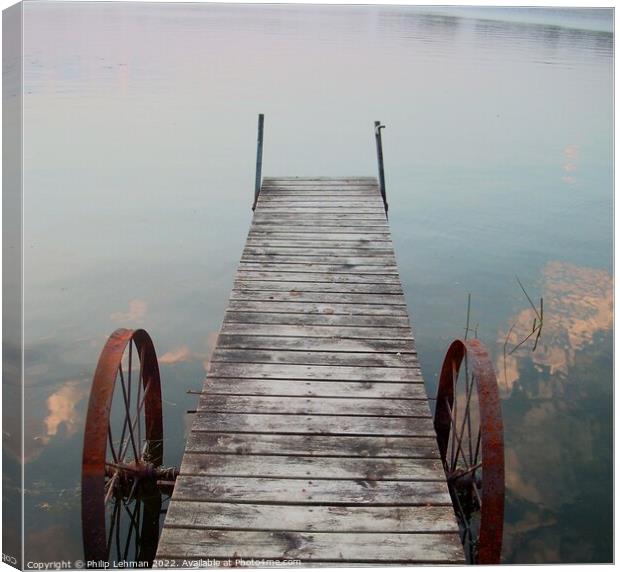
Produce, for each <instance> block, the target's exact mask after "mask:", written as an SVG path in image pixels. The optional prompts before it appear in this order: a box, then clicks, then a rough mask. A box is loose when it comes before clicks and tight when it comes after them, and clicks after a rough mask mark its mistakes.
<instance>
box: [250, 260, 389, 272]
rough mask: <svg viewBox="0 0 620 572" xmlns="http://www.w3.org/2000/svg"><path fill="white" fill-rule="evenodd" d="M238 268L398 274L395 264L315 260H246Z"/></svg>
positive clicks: (276, 270)
mask: <svg viewBox="0 0 620 572" xmlns="http://www.w3.org/2000/svg"><path fill="white" fill-rule="evenodd" d="M239 270H251V271H263V272H264V271H266V270H273V271H275V272H287V271H289V272H308V273H320V274H324V273H326V272H327V273H330V272H331V273H334V274H361V275H370V274H373V275H379V276H398V268H397V267H396V266H395V265H386V266H373V265H368V264H351V263H340V264H319V263H318V261H317V262H300V263H298V264H294V263H292V264H291V263H290V262H271V261H264V262H259V261H254V262H250V261H246V260H242V261H241V262H240V263H239Z"/></svg>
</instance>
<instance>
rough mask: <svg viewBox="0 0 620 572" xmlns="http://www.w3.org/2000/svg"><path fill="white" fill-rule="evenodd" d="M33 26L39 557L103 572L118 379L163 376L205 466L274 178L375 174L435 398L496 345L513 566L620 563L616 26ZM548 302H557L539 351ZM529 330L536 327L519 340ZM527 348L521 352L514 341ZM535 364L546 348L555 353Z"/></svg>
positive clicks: (124, 8)
mask: <svg viewBox="0 0 620 572" xmlns="http://www.w3.org/2000/svg"><path fill="white" fill-rule="evenodd" d="M429 10H430V9H422V8H412V7H400V8H399V7H335V6H332V7H328V6H323V7H318V6H317V7H309V6H306V7H301V6H279V7H278V6H226V5H217V6H216V5H212V6H209V5H200V4H187V5H181V4H171V5H166V4H158V5H155V4H140V3H138V4H116V3H92V4H91V3H87V4H77V3H44V2H40V3H39V2H30V3H27V4H25V7H24V14H25V26H24V79H25V86H24V87H25V96H24V139H25V147H24V162H25V173H24V189H25V202H24V209H25V244H24V251H25V269H24V271H25V280H26V287H25V304H26V313H25V336H26V363H25V376H26V390H25V391H26V435H25V443H26V462H27V465H26V485H25V486H26V489H27V495H26V501H25V503H26V505H25V511H26V554H27V555H28V557H29V558H30V559H32V560H59V559H62V558H65V559H76V558H80V557H81V556H82V550H81V524H80V516H79V514H80V513H79V481H80V462H81V446H82V432H83V425H84V416H85V410H86V405H87V399H88V392H89V388H90V383H91V378H92V374H93V370H94V367H95V364H96V361H97V358H98V355H99V352H100V350H101V347H102V345H103V343H104V342H105V339H106V337H107V336H108V335H109V334H110V333H111V332H112V331H113V330H114V329H115V328H117V327H120V326H125V327H145V328H146V329H147V330H148V331H149V332H150V333H151V335H152V336H153V339H154V340H155V344H156V348H157V350H158V353H159V355H160V363H161V364H162V365H161V369H162V377H163V384H164V386H163V392H164V399H165V435H166V458H167V462H168V463H171V464H172V463H179V461H180V458H181V455H182V451H183V444H184V439H185V432H186V430H187V427H188V424H189V422H190V421H191V419H190V418H189V416H188V415H187V414H186V413H185V412H186V410H187V409H190V408H192V407H193V406H194V404H195V399H194V397H192V396H188V395H187V394H186V391H187V390H189V389H193V390H198V389H199V388H200V387H201V386H202V381H203V376H204V370H205V361H206V360H207V359H208V355H209V350H210V348H211V347H212V345H213V342H214V339H215V336H216V332H217V330H218V328H219V325H220V323H221V321H222V318H223V314H224V309H225V307H226V303H227V299H228V294H229V290H230V288H231V284H232V279H233V273H234V270H235V268H236V265H237V261H238V260H239V257H240V253H241V250H242V246H243V243H244V241H245V235H246V232H247V229H248V227H249V223H250V219H251V210H250V206H251V201H252V192H253V177H254V159H255V140H256V132H255V129H256V116H257V114H258V113H259V112H263V113H265V115H266V128H265V154H264V167H263V174H265V175H313V174H315V175H347V174H353V175H375V174H376V157H375V147H374V138H373V129H372V122H373V121H374V120H375V119H380V120H382V121H383V123H385V124H386V125H387V129H386V130H385V131H384V132H383V133H384V153H385V164H386V172H387V188H388V198H389V203H390V224H391V228H392V232H393V237H394V241H395V246H396V253H397V258H398V262H399V265H400V269H401V273H402V279H403V283H404V286H405V289H406V296H407V303H408V306H409V310H410V313H411V315H412V319H413V324H414V329H415V333H416V337H417V345H418V350H419V353H420V359H421V362H422V366H423V371H424V375H425V378H426V382H427V386H428V391H429V394H430V395H434V393H435V386H436V380H437V372H438V370H439V367H440V365H441V360H442V357H443V354H444V352H445V349H446V347H447V345H448V343H449V341H450V340H451V339H452V338H455V337H458V336H461V335H462V334H463V331H464V330H463V329H464V326H465V319H466V306H467V295H468V293H471V296H472V313H471V324H472V326H473V325H475V324H478V326H477V329H478V336H479V337H480V338H481V339H482V340H483V341H484V342H485V343H486V344H487V345H488V346H489V348H490V349H491V350H492V352H493V354H494V359H495V362H496V366H497V371H498V378H499V380H500V383H501V386H502V394H503V412H504V421H505V431H506V467H507V495H506V500H507V513H506V529H505V540H504V552H503V554H504V561H505V562H508V563H524V562H581V561H585V562H609V561H611V559H612V510H613V508H612V363H613V354H612V334H613V332H612V323H613V313H612V274H611V272H612V200H613V178H612V177H613V154H612V143H613V128H612V112H613V98H612V88H613V83H612V82H613V79H612V72H613V33H612V32H613V14H612V11H611V10H598V11H597V10H580V11H578V10H560V9H553V10H534V9H492V8H484V9H473V8H464V7H461V8H453V9H447V8H446V9H439V8H437V9H434V10H432V11H429ZM516 275H517V276H518V277H519V279H520V280H521V282H522V283H523V285H524V286H525V288H526V289H527V291H528V293H529V295H530V296H531V297H532V299H533V300H534V301H535V302H537V301H538V299H539V298H540V297H543V299H544V327H543V332H542V336H541V339H540V342H539V344H538V347H537V348H536V350H535V351H532V343H528V344H525V345H524V346H523V347H521V348H520V349H519V350H518V351H516V352H515V353H514V354H512V355H510V356H508V357H507V358H506V359H504V358H503V347H504V342H505V340H506V338H507V336H508V337H509V342H510V344H512V345H514V344H515V343H517V341H518V340H519V339H520V338H523V337H525V336H526V335H527V334H528V333H529V331H530V330H531V327H532V321H533V318H534V314H533V311H532V310H531V308H530V307H529V304H528V302H527V299H526V298H525V296H524V295H523V293H522V292H521V290H520V288H519V285H518V284H517V281H516V279H515V276H516ZM512 326H514V327H512ZM511 327H512V330H511ZM530 342H531V340H530Z"/></svg>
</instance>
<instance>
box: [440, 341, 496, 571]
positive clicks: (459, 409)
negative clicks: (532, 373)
mask: <svg viewBox="0 0 620 572" xmlns="http://www.w3.org/2000/svg"><path fill="white" fill-rule="evenodd" d="M474 386H475V392H474ZM463 392H464V393H463ZM459 397H460V398H459ZM435 431H436V433H437V443H438V446H439V452H440V455H441V459H442V461H443V464H444V469H445V472H446V478H447V480H448V488H449V490H450V495H451V497H452V502H453V505H454V509H455V512H456V515H457V517H458V518H459V523H460V524H461V526H462V540H463V543H464V546H465V549H466V556H467V557H468V560H469V561H470V562H471V563H476V564H498V563H499V562H500V559H501V547H502V533H503V526H504V486H505V485H504V430H503V422H502V413H501V405H500V398H499V390H498V385H497V378H496V377H495V372H494V370H493V364H492V363H491V360H490V358H489V354H488V351H487V350H486V348H485V347H484V345H483V344H482V343H481V342H480V341H479V340H477V339H471V340H455V341H454V342H452V344H451V345H450V347H449V348H448V351H447V353H446V357H445V359H444V362H443V365H442V368H441V375H440V378H439V387H438V389H437V403H436V409H435ZM472 435H476V438H475V439H474V440H472ZM466 437H467V438H466Z"/></svg>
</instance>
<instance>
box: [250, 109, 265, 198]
mask: <svg viewBox="0 0 620 572" xmlns="http://www.w3.org/2000/svg"><path fill="white" fill-rule="evenodd" d="M264 122H265V115H264V114H262V113H259V114H258V141H257V144H256V182H255V184H254V204H253V205H252V210H255V209H256V203H257V202H258V195H259V194H260V187H261V182H262V170H263V124H264Z"/></svg>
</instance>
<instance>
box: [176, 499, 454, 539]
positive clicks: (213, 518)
mask: <svg viewBox="0 0 620 572" xmlns="http://www.w3.org/2000/svg"><path fill="white" fill-rule="evenodd" d="M167 523H168V525H169V526H175V527H180V528H203V529H215V530H287V531H291V532H312V531H314V532H350V531H352V530H355V531H357V532H394V533H399V532H453V533H457V532H458V527H457V525H456V523H455V522H454V511H453V509H452V507H445V506H439V507H437V506H413V507H403V508H401V509H399V510H394V508H392V507H364V506H361V507H342V506H321V507H309V506H307V505H280V506H278V505H264V504H243V505H239V504H234V503H206V502H187V501H177V502H176V503H174V504H173V505H172V506H171V507H170V509H169V511H168V517H167Z"/></svg>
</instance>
